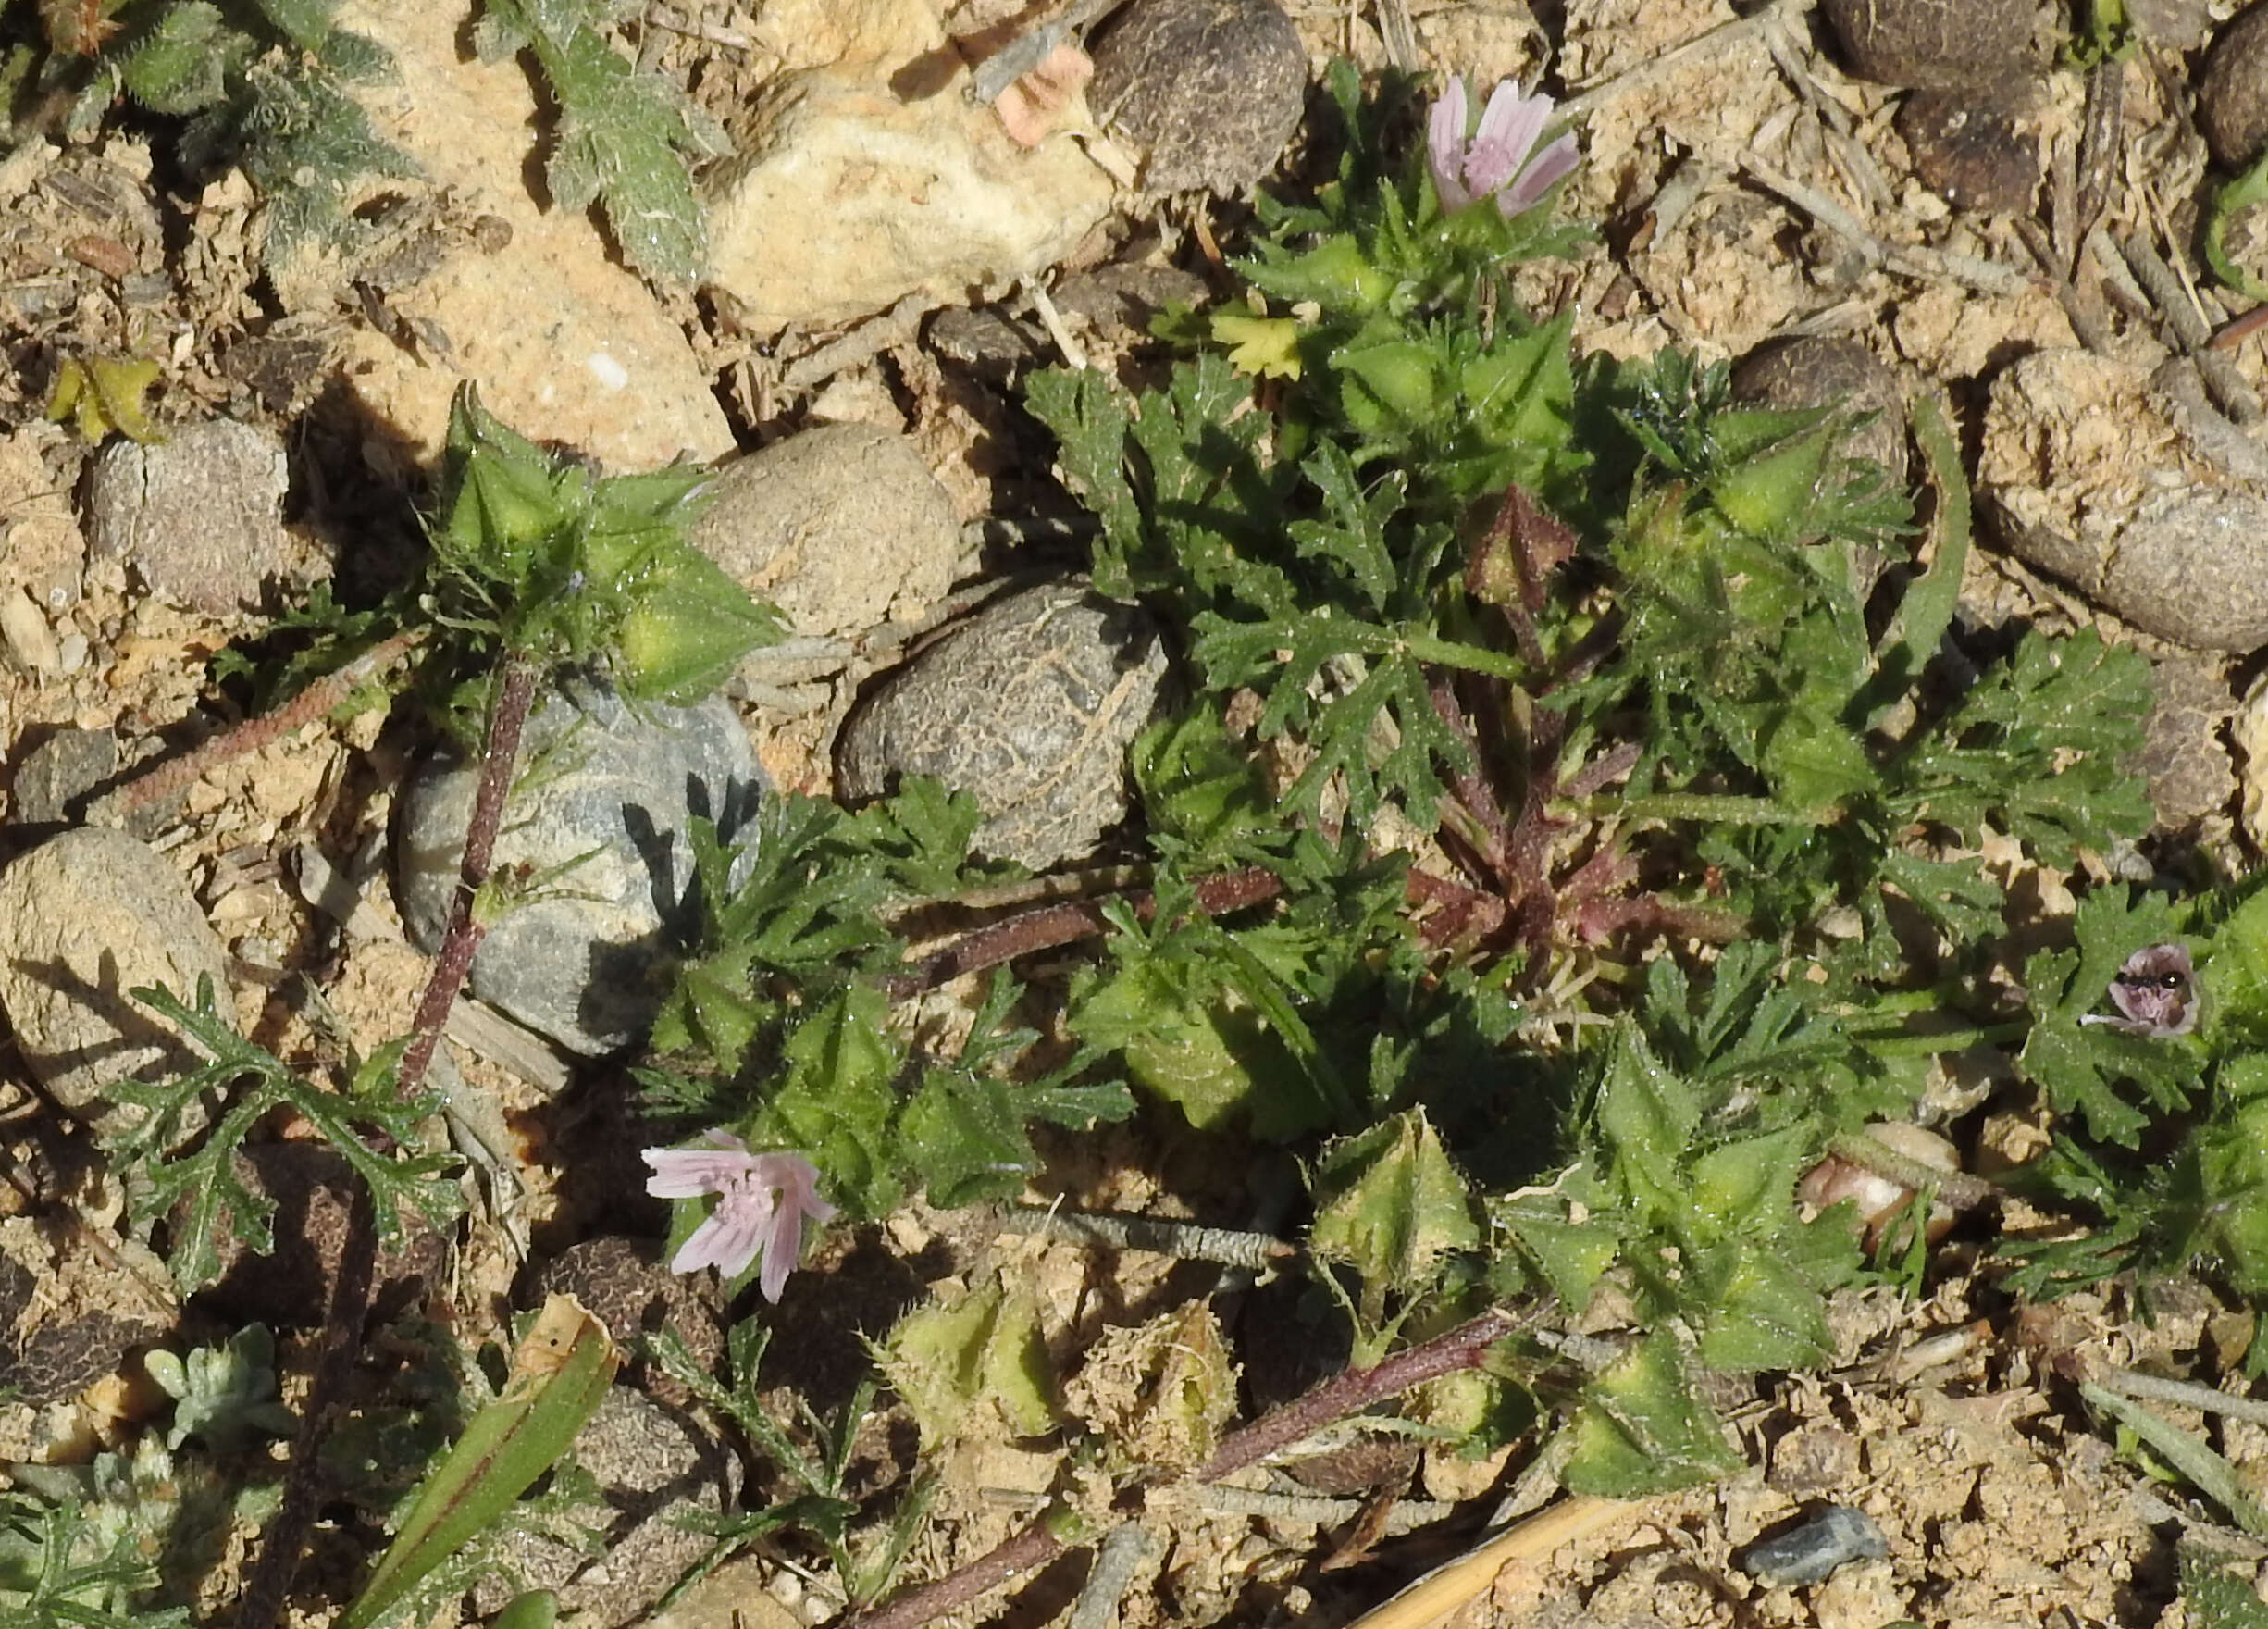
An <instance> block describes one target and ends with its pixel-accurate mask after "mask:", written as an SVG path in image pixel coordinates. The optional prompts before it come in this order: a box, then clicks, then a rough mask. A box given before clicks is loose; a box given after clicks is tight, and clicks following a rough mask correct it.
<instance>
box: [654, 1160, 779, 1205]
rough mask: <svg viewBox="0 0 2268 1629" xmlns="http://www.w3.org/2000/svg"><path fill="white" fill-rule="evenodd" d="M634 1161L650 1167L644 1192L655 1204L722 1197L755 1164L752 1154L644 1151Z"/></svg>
mask: <svg viewBox="0 0 2268 1629" xmlns="http://www.w3.org/2000/svg"><path fill="white" fill-rule="evenodd" d="M638 1157H639V1158H640V1159H642V1160H644V1161H645V1162H646V1163H647V1164H649V1165H651V1166H652V1167H653V1175H651V1176H649V1177H647V1178H646V1191H647V1192H648V1193H650V1194H651V1195H652V1196H653V1197H654V1198H655V1199H657V1200H689V1199H693V1198H695V1197H696V1196H698V1195H700V1194H704V1193H722V1192H724V1191H725V1188H726V1187H727V1186H728V1185H730V1184H731V1183H732V1181H733V1180H734V1179H735V1178H736V1177H740V1176H745V1175H747V1174H748V1172H749V1170H750V1166H751V1165H752V1164H753V1163H754V1162H755V1156H754V1155H752V1154H747V1153H738V1154H735V1153H726V1152H725V1151H723V1150H717V1151H714V1152H712V1151H711V1150H707V1149H647V1150H644V1151H643V1152H642V1153H641V1154H640V1155H639V1156H638Z"/></svg>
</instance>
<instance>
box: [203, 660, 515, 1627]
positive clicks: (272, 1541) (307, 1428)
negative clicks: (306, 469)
mask: <svg viewBox="0 0 2268 1629" xmlns="http://www.w3.org/2000/svg"><path fill="white" fill-rule="evenodd" d="M537 672H538V669H537V666H536V665H535V664H534V663H532V662H529V661H527V659H526V658H524V657H520V656H516V655H515V656H507V657H506V658H505V659H504V663H503V666H502V670H501V671H500V672H499V674H498V675H497V685H496V695H495V699H494V701H493V703H491V705H490V709H489V727H488V740H487V742H486V745H485V747H484V750H483V753H482V757H481V763H480V785H479V788H478V790H477V791H476V793H475V794H474V799H473V814H472V819H471V821H470V822H469V823H468V825H467V827H466V828H465V858H464V862H463V864H462V865H461V866H460V867H459V870H458V874H457V897H456V900H455V902H454V903H453V904H452V906H451V908H450V913H449V933H448V937H447V938H446V939H444V940H443V941H442V945H441V953H440V957H439V958H437V959H436V961H435V963H434V966H433V973H432V976H431V977H430V978H428V980H427V983H426V990H425V994H424V996H423V997H422V998H421V999H420V1000H419V1001H418V1003H417V1019H416V1027H415V1038H414V1039H413V1040H412V1042H411V1044H410V1048H409V1051H407V1052H406V1053H405V1054H404V1055H403V1060H402V1072H401V1076H400V1077H399V1082H398V1086H397V1089H398V1090H399V1092H400V1093H401V1095H402V1096H403V1098H404V1099H408V1098H411V1097H414V1096H415V1095H416V1091H417V1088H418V1086H419V1084H420V1083H421V1082H422V1081H423V1080H424V1078H425V1073H426V1070H427V1069H428V1067H429V1066H430V1065H431V1063H432V1062H433V1052H434V1049H435V1048H436V1047H437V1046H438V1045H439V1044H440V1036H441V1027H442V1026H443V1025H445V1024H446V1023H447V1022H448V1019H449V1009H450V1007H451V1006H452V1005H453V1004H454V1003H455V1001H456V998H457V991H458V989H460V988H461V987H462V986H463V985H464V982H465V971H466V970H467V969H468V968H469V967H471V965H472V961H473V951H474V950H475V949H476V948H477V946H478V945H479V942H480V930H479V928H478V926H477V925H476V924H475V923H474V921H473V901H474V897H475V895H477V893H478V891H479V889H480V885H481V884H482V883H483V882H485V881H487V880H488V875H489V866H490V862H491V861H492V859H493V858H494V855H495V851H496V834H497V831H498V830H499V829H500V828H501V827H502V824H503V812H504V794H505V793H506V792H508V791H509V790H511V787H512V771H513V766H514V764H516V763H517V762H518V759H519V755H520V731H521V728H522V727H523V726H525V725H526V724H527V712H528V708H529V706H530V704H531V703H533V701H534V699H535V690H536V677H537ZM377 1262H378V1225H377V1218H376V1215H375V1213H374V1212H373V1211H372V1208H371V1203H370V1195H369V1192H368V1190H367V1189H358V1190H357V1192H356V1194H355V1199H354V1209H353V1213H352V1215H351V1217H350V1219H349V1225H348V1227H347V1234H346V1242H345V1245H344V1247H343V1248H342V1250H341V1255H340V1262H339V1271H338V1275H337V1276H336V1277H335V1278H334V1279H333V1280H332V1281H331V1297H330V1307H329V1312H328V1317H327V1318H326V1320H325V1331H326V1333H325V1337H324V1346H323V1351H322V1355H321V1356H320V1357H319V1358H317V1359H316V1367H315V1374H314V1376H313V1378H312V1379H311V1381H310V1382H309V1385H308V1388H307V1401H306V1405H305V1412H304V1413H303V1414H302V1415H301V1416H300V1423H299V1433H298V1436H296V1437H294V1438H293V1440H292V1443H291V1469H290V1470H289V1471H288V1472H286V1473H285V1475H284V1485H283V1494H282V1498H281V1499H280V1500H279V1504H278V1507H277V1511H276V1518H275V1520H274V1521H272V1522H270V1523H268V1527H267V1532H266V1535H265V1536H264V1537H263V1538H262V1541H261V1545H260V1557H259V1561H257V1562H256V1563H255V1564H254V1568H253V1572H252V1576H251V1578H250V1580H249V1581H248V1582H247V1583H246V1585H245V1586H244V1595H243V1604H242V1607H241V1609H240V1610H239V1612H238V1615H237V1620H236V1623H237V1629H273V1625H275V1624H276V1623H279V1622H280V1621H281V1615H282V1612H283V1605H284V1596H285V1594H286V1592H287V1591H288V1590H289V1589H290V1588H291V1574H292V1573H294V1572H295V1571H296V1570H297V1568H298V1566H299V1558H300V1552H301V1550H302V1549H304V1548H305V1546H306V1540H307V1530H308V1528H309V1527H310V1526H311V1525H312V1524H313V1523H314V1520H315V1510H316V1492H317V1488H316V1473H317V1469H318V1458H319V1454H320V1450H321V1449H322V1446H323V1439H324V1438H325V1437H326V1436H328V1435H329V1432H330V1416H331V1413H332V1411H333V1410H335V1409H336V1408H337V1407H338V1404H339V1399H340V1398H341V1395H342V1394H343V1393H344V1392H345V1390H346V1383H347V1378H348V1375H349V1374H350V1373H351V1371H352V1370H353V1361H354V1354H355V1353H356V1352H357V1351H359V1350H361V1349H362V1331H363V1324H364V1323H365V1322H366V1320H367V1319H368V1317H369V1315H370V1295H371V1290H372V1287H373V1279H374V1277H375V1271H374V1270H375V1267H376V1265H377Z"/></svg>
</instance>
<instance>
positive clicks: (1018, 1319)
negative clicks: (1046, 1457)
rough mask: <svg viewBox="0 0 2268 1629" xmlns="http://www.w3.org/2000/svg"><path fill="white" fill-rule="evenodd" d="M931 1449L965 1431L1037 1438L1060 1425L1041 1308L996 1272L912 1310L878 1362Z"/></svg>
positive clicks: (1030, 1293) (1033, 1298) (1026, 1293)
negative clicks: (954, 1295) (962, 1292)
mask: <svg viewBox="0 0 2268 1629" xmlns="http://www.w3.org/2000/svg"><path fill="white" fill-rule="evenodd" d="M882 1366H883V1371H884V1373H885V1374H887V1375H888V1376H889V1380H890V1384H891V1385H892V1386H894V1387H897V1388H898V1394H899V1396H900V1397H902V1398H903V1399H905V1401H906V1406H907V1408H909V1409H910V1410H911V1411H912V1412H913V1417H914V1420H915V1422H916V1423H917V1424H919V1425H920V1427H921V1432H922V1446H923V1448H924V1449H936V1448H939V1447H942V1446H944V1445H945V1444H947V1443H949V1442H951V1441H953V1440H954V1439H955V1438H957V1437H959V1436H962V1435H963V1434H964V1433H966V1432H970V1431H980V1432H981V1431H985V1430H992V1431H998V1430H999V1429H1000V1428H1001V1427H1002V1426H1005V1427H1006V1428H1007V1429H1008V1431H1009V1433H1010V1435H1011V1436H1042V1435H1044V1434H1046V1433H1047V1432H1049V1431H1052V1430H1054V1429H1055V1428H1056V1426H1057V1425H1058V1424H1060V1416H1059V1415H1058V1413H1057V1411H1056V1402H1055V1378H1054V1373H1053V1370H1052V1368H1051V1366H1050V1365H1049V1363H1048V1362H1047V1342H1046V1340H1045V1339H1044V1338H1043V1337H1042V1335H1041V1331H1040V1324H1039V1302H1038V1300H1037V1299H1036V1298H1035V1297H1034V1295H1033V1294H1032V1292H1031V1291H1030V1290H1028V1289H1010V1287H1008V1284H1007V1282H1006V1281H1005V1280H1004V1279H1003V1278H1002V1277H1000V1275H998V1274H995V1275H993V1277H992V1279H991V1280H990V1281H989V1282H987V1283H986V1284H985V1285H984V1286H982V1287H979V1288H975V1289H972V1290H970V1291H969V1292H968V1293H967V1294H965V1295H962V1296H960V1298H959V1299H955V1300H953V1301H951V1302H950V1303H948V1304H946V1305H940V1306H928V1307H923V1308H921V1309H919V1310H917V1311H915V1312H909V1313H908V1314H906V1316H905V1317H904V1318H902V1319H900V1320H899V1324H898V1327H897V1328H896V1329H893V1330H892V1331H891V1332H890V1338H889V1340H888V1342H887V1344H886V1350H885V1353H884V1355H883V1359H882Z"/></svg>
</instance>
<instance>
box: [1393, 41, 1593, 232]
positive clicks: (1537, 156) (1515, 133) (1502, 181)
mask: <svg viewBox="0 0 2268 1629" xmlns="http://www.w3.org/2000/svg"><path fill="white" fill-rule="evenodd" d="M1551 116H1552V99H1551V98H1550V97H1549V96H1546V95H1544V94H1543V93H1542V92H1538V93H1536V94H1535V95H1532V96H1523V95H1521V94H1520V90H1519V86H1518V85H1517V84H1515V83H1514V82H1513V81H1510V80H1506V81H1502V82H1501V83H1499V84H1498V85H1497V87H1496V88H1495V90H1493V91H1492V92H1490V93H1489V99H1488V106H1487V108H1486V109H1485V110H1483V111H1482V113H1481V128H1480V129H1479V130H1477V131H1474V132H1473V133H1472V138H1471V140H1469V141H1468V140H1467V139H1466V136H1465V80H1464V76H1463V75H1461V74H1452V75H1450V76H1449V83H1448V86H1447V88H1446V89H1444V91H1443V92H1442V95H1441V100H1440V101H1438V102H1436V103H1434V104H1433V112H1432V116H1431V118H1429V119H1428V121H1427V124H1426V143H1425V145H1426V158H1427V161H1428V162H1429V163H1430V164H1431V166H1432V169H1433V190H1434V192H1436V193H1439V194H1441V206H1442V208H1443V209H1444V211H1446V212H1447V213H1449V214H1451V215H1454V214H1456V212H1457V211H1458V210H1460V209H1462V208H1464V207H1465V206H1466V205H1469V204H1471V203H1473V202H1474V201H1475V200H1477V199H1481V198H1493V199H1495V200H1496V207H1497V209H1498V210H1500V211H1501V212H1502V213H1503V215H1504V218H1506V220H1509V219H1511V218H1513V217H1514V216H1516V215H1518V214H1519V213H1520V212H1521V211H1522V210H1524V209H1532V208H1534V207H1535V206H1536V205H1538V204H1540V203H1542V202H1543V194H1544V193H1547V192H1549V191H1551V188H1552V183H1553V182H1555V181H1556V180H1559V179H1560V178H1561V177H1562V176H1564V175H1566V174H1567V173H1568V171H1569V170H1571V169H1573V168H1575V161H1576V157H1577V154H1576V147H1575V138H1574V136H1573V135H1571V134H1569V133H1568V132H1565V131H1562V132H1561V133H1560V135H1559V137H1558V139H1557V140H1555V141H1554V142H1553V143H1551V145H1550V146H1548V147H1546V148H1544V149H1543V152H1541V153H1536V152H1534V148H1535V144H1536V138H1537V137H1538V136H1540V135H1542V134H1543V127H1544V125H1545V124H1546V123H1548V122H1549V121H1550V119H1551ZM1531 154H1532V156H1531Z"/></svg>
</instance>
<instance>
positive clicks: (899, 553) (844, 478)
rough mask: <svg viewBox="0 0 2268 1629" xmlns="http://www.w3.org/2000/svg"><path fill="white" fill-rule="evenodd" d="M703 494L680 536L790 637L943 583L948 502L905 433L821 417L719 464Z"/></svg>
mask: <svg viewBox="0 0 2268 1629" xmlns="http://www.w3.org/2000/svg"><path fill="white" fill-rule="evenodd" d="M708 491H709V494H710V497H709V504H708V507H707V508H706V510H705V511H704V512H703V513H702V514H701V516H700V518H699V519H698V520H696V521H695V522H694V523H693V526H692V527H691V528H690V529H689V531H688V537H689V538H690V539H691V540H692V541H693V543H694V545H695V546H696V547H698V548H700V549H701V550H702V551H703V552H704V553H707V554H708V555H709V557H710V558H711V559H713V560H714V561H715V562H716V563H717V564H718V565H719V566H723V567H724V568H725V572H726V573H727V574H728V575H730V576H731V577H732V578H734V579H735V580H736V581H737V582H738V583H739V584H740V585H741V586H742V587H743V588H745V589H747V590H748V591H749V592H750V593H751V594H754V595H755V596H756V597H757V598H758V599H760V600H769V601H771V602H772V603H774V604H775V605H777V606H778V607H779V608H780V611H781V613H782V615H784V616H786V617H787V621H788V624H789V625H790V626H791V627H792V628H795V630H796V631H797V632H798V633H801V634H812V635H849V634H857V633H862V632H864V631H865V630H866V629H868V628H872V627H874V625H875V624H876V623H879V622H881V621H883V620H884V619H885V618H886V617H888V616H890V615H891V614H892V612H893V611H894V610H895V611H896V612H897V614H898V615H899V616H908V615H911V613H913V612H916V611H919V610H920V609H921V608H922V607H923V606H926V605H928V604H930V603H934V602H935V601H936V600H938V599H941V598H942V597H943V596H944V594H945V591H946V590H947V589H948V588H949V587H950V586H951V585H952V578H953V565H954V562H955V561H956V560H957V559H959V557H960V524H959V522H958V521H957V520H956V519H955V518H954V516H953V504H952V501H951V500H950V499H949V498H948V497H947V496H946V492H945V489H944V488H943V487H941V486H939V485H938V484H937V478H936V476H934V475H932V474H931V473H930V470H929V466H928V464H927V463H926V462H925V461H924V460H923V457H922V455H921V454H920V453H919V452H917V451H916V450H915V448H914V446H913V443H912V442H911V441H908V440H907V439H906V438H905V437H904V436H899V435H892V434H890V433H889V432H888V431H887V430H882V429H875V428H874V427H873V426H872V425H865V424H828V425H822V426H820V427H819V428H818V429H808V430H805V431H804V432H803V433H802V434H801V435H797V436H790V437H788V438H787V440H786V441H775V442H774V443H773V444H772V445H771V446H769V447H765V448H763V449H762V451H761V452H756V453H751V454H749V455H748V456H747V457H745V458H737V459H735V460H733V461H732V462H731V463H729V464H726V465H725V466H723V467H722V468H720V469H719V470H718V471H717V472H716V475H715V477H714V479H712V480H711V482H710V483H709V487H708Z"/></svg>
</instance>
